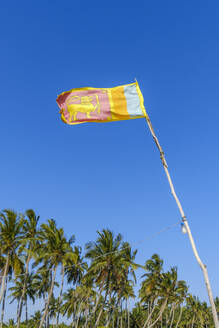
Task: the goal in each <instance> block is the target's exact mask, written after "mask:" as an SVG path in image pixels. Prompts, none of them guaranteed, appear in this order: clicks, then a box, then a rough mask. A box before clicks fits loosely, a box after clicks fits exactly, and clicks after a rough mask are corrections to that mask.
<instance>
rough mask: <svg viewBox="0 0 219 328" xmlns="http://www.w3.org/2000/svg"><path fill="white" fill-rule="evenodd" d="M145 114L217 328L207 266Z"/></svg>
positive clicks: (218, 326)
mask: <svg viewBox="0 0 219 328" xmlns="http://www.w3.org/2000/svg"><path fill="white" fill-rule="evenodd" d="M145 114H146V121H147V124H148V127H149V129H150V132H151V134H152V137H153V139H154V142H155V144H156V146H157V148H158V150H159V152H160V159H161V162H162V164H163V167H164V170H165V173H166V176H167V180H168V182H169V185H170V189H171V193H172V195H173V197H174V199H175V201H176V204H177V206H178V208H179V211H180V215H181V218H182V223H183V225H184V226H185V228H186V232H187V234H188V237H189V241H190V243H191V246H192V250H193V253H194V255H195V258H196V260H197V262H198V264H199V266H200V267H201V269H202V272H203V275H204V280H205V285H206V288H207V292H208V297H209V301H210V304H211V310H212V314H213V319H214V326H215V328H219V321H218V316H217V311H216V307H215V304H214V298H213V294H212V290H211V285H210V281H209V277H208V271H207V266H206V265H205V264H203V262H202V261H201V259H200V257H199V254H198V251H197V248H196V245H195V241H194V239H193V236H192V232H191V229H190V227H189V223H188V220H187V218H186V216H185V213H184V211H183V208H182V205H181V203H180V201H179V198H178V197H177V195H176V192H175V189H174V186H173V182H172V179H171V176H170V173H169V171H168V166H167V162H166V159H165V156H164V152H163V149H162V148H161V146H160V143H159V141H158V138H157V136H156V135H155V132H154V129H153V127H152V124H151V121H150V118H149V116H148V114H147V113H146V112H145Z"/></svg>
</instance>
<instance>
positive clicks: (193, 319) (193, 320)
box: [192, 316, 195, 328]
mask: <svg viewBox="0 0 219 328" xmlns="http://www.w3.org/2000/svg"><path fill="white" fill-rule="evenodd" d="M194 322H195V316H193V318H192V328H193V326H194Z"/></svg>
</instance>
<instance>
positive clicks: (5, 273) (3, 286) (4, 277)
mask: <svg viewBox="0 0 219 328" xmlns="http://www.w3.org/2000/svg"><path fill="white" fill-rule="evenodd" d="M9 255H10V253H9V251H8V254H7V259H6V263H5V268H4V273H3V277H2V285H1V292H0V304H1V301H2V297H3V295H4V291H5V279H6V276H7V274H8V268H9Z"/></svg>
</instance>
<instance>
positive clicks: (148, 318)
mask: <svg viewBox="0 0 219 328" xmlns="http://www.w3.org/2000/svg"><path fill="white" fill-rule="evenodd" d="M155 308H156V302H154V304H153V307H152V309H151V310H150V314H149V316H148V317H147V319H146V320H145V323H144V326H143V328H145V327H146V325H147V324H148V322H149V321H150V319H151V317H152V314H153V312H154V310H155Z"/></svg>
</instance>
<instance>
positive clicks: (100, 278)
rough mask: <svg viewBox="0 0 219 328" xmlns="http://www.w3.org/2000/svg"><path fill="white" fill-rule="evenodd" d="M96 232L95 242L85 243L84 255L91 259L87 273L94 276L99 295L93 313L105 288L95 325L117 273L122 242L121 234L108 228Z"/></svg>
mask: <svg viewBox="0 0 219 328" xmlns="http://www.w3.org/2000/svg"><path fill="white" fill-rule="evenodd" d="M97 233H98V235H99V237H98V238H97V240H96V242H89V243H88V244H87V245H86V255H85V256H86V258H88V259H90V260H91V265H90V267H89V268H88V271H87V275H92V276H93V277H95V281H94V282H95V284H96V286H97V287H98V289H99V297H98V298H97V301H96V304H95V306H94V309H93V314H94V313H95V312H96V310H97V307H98V306H99V302H100V299H101V297H102V292H103V291H104V290H105V295H104V302H103V304H102V306H101V309H100V311H99V314H98V317H97V319H96V323H95V327H97V325H98V323H99V321H100V318H101V315H102V312H103V307H104V304H105V302H106V300H107V296H108V294H109V292H110V291H111V289H112V283H113V281H114V277H115V276H116V275H117V274H118V273H117V272H116V270H117V268H118V267H119V266H120V264H121V263H120V262H121V253H120V248H121V242H122V236H121V234H118V235H117V236H115V235H114V233H113V232H112V231H110V230H108V229H104V230H103V231H102V232H99V231H97Z"/></svg>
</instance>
